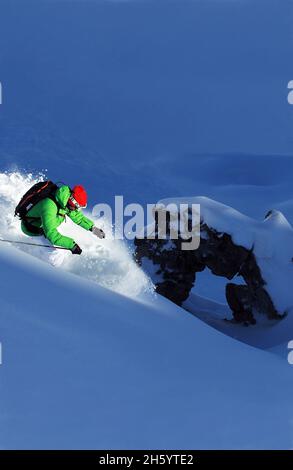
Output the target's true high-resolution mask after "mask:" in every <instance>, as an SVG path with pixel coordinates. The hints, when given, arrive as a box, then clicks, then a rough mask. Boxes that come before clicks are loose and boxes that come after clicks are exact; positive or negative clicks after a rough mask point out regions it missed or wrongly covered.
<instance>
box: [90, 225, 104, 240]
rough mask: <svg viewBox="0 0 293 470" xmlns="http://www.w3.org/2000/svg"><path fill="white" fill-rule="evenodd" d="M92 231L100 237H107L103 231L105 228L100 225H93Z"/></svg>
mask: <svg viewBox="0 0 293 470" xmlns="http://www.w3.org/2000/svg"><path fill="white" fill-rule="evenodd" d="M92 232H93V234H94V235H96V237H98V238H105V233H104V232H103V230H102V229H101V228H98V227H95V226H94V225H93V227H92Z"/></svg>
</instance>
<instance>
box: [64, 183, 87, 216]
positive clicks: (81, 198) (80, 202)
mask: <svg viewBox="0 0 293 470" xmlns="http://www.w3.org/2000/svg"><path fill="white" fill-rule="evenodd" d="M68 206H69V208H70V209H71V210H76V209H80V208H85V207H86V206H87V193H86V190H85V189H84V187H83V186H74V188H73V190H72V192H71V196H70V198H69V199H68Z"/></svg>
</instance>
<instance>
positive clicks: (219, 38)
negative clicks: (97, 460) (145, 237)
mask: <svg viewBox="0 0 293 470" xmlns="http://www.w3.org/2000/svg"><path fill="white" fill-rule="evenodd" d="M15 25H17V29H16V28H15ZM291 26H292V2H291V1H288V0H284V1H282V2H279V1H276V0H259V1H258V2H249V1H247V2H246V1H235V2H226V1H219V0H214V1H213V0H207V1H193V0H191V1H189V0H186V1H183V0H171V1H170V2H169V1H168V0H166V1H164V0H162V1H159V0H149V1H136V0H129V1H126V2H120V1H117V2H116V1H106V0H105V1H104V0H93V1H89V2H88V1H76V2H75V1H74V2H71V1H68V2H67V1H61V0H60V1H59V0H56V1H55V0H54V1H51V0H42V1H37V0H27V1H26V2H23V1H22V0H13V1H10V0H1V2H0V81H1V84H2V85H3V104H1V106H0V235H1V236H5V237H6V238H8V237H9V238H12V237H13V238H15V239H18V240H23V239H24V236H23V235H22V234H21V233H20V231H19V224H18V223H17V221H16V220H13V216H12V208H13V206H14V204H15V202H16V199H18V195H19V194H20V193H23V192H24V190H25V189H27V187H28V185H29V184H30V183H31V182H32V181H33V180H34V178H35V175H36V174H39V172H46V175H48V177H50V178H51V179H53V180H55V181H60V180H63V181H64V182H66V183H67V184H69V185H74V184H83V185H84V186H85V187H86V188H87V190H88V192H89V199H90V207H89V210H90V209H91V207H93V205H94V204H96V203H98V202H106V203H109V204H111V205H112V204H113V197H114V195H115V194H118V195H119V194H123V195H124V197H125V200H126V202H141V203H144V204H145V203H155V202H156V201H158V200H159V199H162V198H165V197H168V196H170V195H173V196H175V197H183V196H184V195H186V194H189V195H194V194H204V195H206V196H208V197H210V198H213V199H215V200H218V201H220V202H222V203H223V204H227V205H229V206H232V207H235V208H236V209H237V210H239V211H241V212H243V213H245V214H247V215H248V216H249V217H253V218H256V219H257V220H262V218H263V217H264V215H265V214H266V213H267V211H268V210H269V209H272V208H274V209H277V210H281V211H282V212H283V213H284V214H285V216H286V217H287V218H288V220H289V222H291V223H292V222H293V198H292V172H293V159H292V149H293V146H292V129H293V114H292V109H293V108H292V106H291V107H290V106H289V105H288V103H287V93H288V90H287V83H288V81H289V80H291V79H292V76H291V73H292V65H291V62H290V57H292V42H291V29H292V28H291ZM247 31H249V34H247ZM6 171H8V173H5V172H6ZM30 173H32V175H34V176H29V174H30ZM103 224H104V228H105V230H106V232H107V239H106V240H105V241H101V242H97V241H96V240H95V241H93V238H91V235H90V234H85V233H84V232H81V231H80V230H79V229H76V228H75V227H73V226H70V227H68V226H66V227H63V228H62V230H65V231H67V230H70V232H72V230H73V231H74V235H75V236H76V237H77V239H78V241H79V242H80V244H81V245H82V247H83V248H84V255H85V256H84V257H82V258H81V257H76V258H73V257H72V258H70V259H68V263H67V262H66V263H65V265H64V270H62V271H61V270H60V271H58V270H56V269H53V268H52V267H51V266H49V265H48V264H46V263H43V262H42V260H41V258H42V251H41V250H37V249H35V248H34V249H27V250H25V252H24V250H20V249H16V248H13V247H11V246H9V244H7V245H6V244H0V258H1V262H0V281H1V291H0V341H1V342H2V345H3V364H2V365H1V366H0V423H1V424H0V447H1V448H64V447H68V448H166V449H168V448H182V449H183V448H292V443H293V442H292V441H293V429H292V423H293V416H292V413H293V410H292V398H291V395H292V393H291V390H292V377H293V369H292V366H289V364H288V362H287V358H286V355H287V344H286V343H285V339H287V336H288V337H289V335H291V331H292V330H291V329H290V328H291V326H290V328H287V333H286V334H287V336H286V337H285V336H284V331H283V329H282V328H283V326H281V325H285V323H282V324H281V323H280V325H278V326H276V327H274V331H270V332H269V335H265V334H264V333H265V332H264V331H263V332H262V333H261V334H259V330H256V329H250V328H249V329H243V328H242V329H241V330H240V329H239V328H235V329H233V330H232V329H230V330H229V331H228V330H227V329H226V331H225V332H226V333H227V334H228V335H230V336H235V337H237V338H239V339H241V340H242V341H246V342H247V341H250V342H251V343H252V344H255V345H256V346H257V347H258V348H259V347H261V348H266V349H268V348H272V350H273V351H274V354H272V353H270V352H269V351H268V350H266V351H264V350H260V349H257V348H253V347H251V346H248V345H246V344H243V343H242V342H239V341H237V340H234V339H233V338H231V337H228V336H227V335H223V334H221V333H220V332H218V331H216V330H215V329H214V328H211V326H210V325H208V324H205V323H204V322H202V321H200V320H198V319H197V318H195V317H194V316H191V315H190V314H188V313H187V312H186V311H185V310H184V309H180V308H178V307H176V306H174V305H173V304H171V303H170V302H168V301H167V300H165V299H162V298H159V297H157V296H154V294H153V292H152V287H151V286H150V284H149V280H148V279H147V278H146V277H145V276H144V275H143V273H141V272H140V271H139V270H138V269H137V267H136V266H135V265H134V264H133V262H132V258H131V252H130V251H129V247H128V246H127V245H125V244H124V243H118V242H115V243H114V242H113V240H110V239H109V238H110V233H111V229H112V228H111V227H110V226H109V224H108V223H107V221H103ZM29 255H34V256H29ZM219 280H220V278H219V279H215V278H214V276H213V278H212V276H208V275H207V273H202V274H201V276H199V277H198V280H197V292H196V293H197V294H199V295H201V297H200V298H198V297H195V296H192V297H191V298H190V299H189V301H190V303H191V304H192V305H193V307H194V305H196V309H197V311H198V313H200V314H202V315H203V316H202V318H203V317H204V314H205V318H204V320H205V321H206V322H211V323H213V326H216V328H222V327H223V322H220V323H219V319H218V318H217V315H218V316H219V315H222V314H223V312H225V311H226V309H227V306H225V305H222V304H221V303H220V302H221V301H222V298H223V289H222V286H221V284H220V283H219V282H218V281H219ZM16 288H19V289H20V290H19V293H17V290H16ZM114 291H116V292H114ZM121 294H123V295H121ZM202 295H204V296H205V297H209V298H208V299H205V298H203V297H202ZM211 299H212V300H211ZM207 312H208V313H209V315H206V313H207ZM212 314H214V316H215V317H216V318H214V319H213V318H212V321H211V316H212ZM288 318H289V317H288ZM225 328H226V327H225ZM290 339H292V338H290Z"/></svg>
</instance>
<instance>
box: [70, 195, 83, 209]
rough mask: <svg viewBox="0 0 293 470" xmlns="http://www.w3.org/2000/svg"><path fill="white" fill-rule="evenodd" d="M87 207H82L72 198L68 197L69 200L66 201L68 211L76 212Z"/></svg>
mask: <svg viewBox="0 0 293 470" xmlns="http://www.w3.org/2000/svg"><path fill="white" fill-rule="evenodd" d="M86 206H87V204H85V205H84V206H82V205H81V204H79V203H78V202H77V201H76V200H75V199H74V197H73V196H70V198H69V199H68V207H69V209H70V210H72V211H74V210H78V209H85V208H86Z"/></svg>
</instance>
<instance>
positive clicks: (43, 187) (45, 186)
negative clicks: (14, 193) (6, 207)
mask: <svg viewBox="0 0 293 470" xmlns="http://www.w3.org/2000/svg"><path fill="white" fill-rule="evenodd" d="M56 189H58V186H57V184H55V183H53V182H52V181H50V180H48V181H40V183H36V184H34V185H33V186H32V187H31V188H30V189H29V190H28V191H27V192H26V193H25V194H24V195H23V196H22V198H21V200H20V201H19V203H18V204H17V206H16V208H15V212H14V216H16V215H18V217H19V218H20V219H21V220H23V219H25V217H26V215H27V213H28V211H29V210H30V209H31V208H32V207H34V206H35V205H36V204H37V203H38V202H39V201H41V200H42V199H45V198H46V197H50V198H51V199H53V195H54V193H55V191H56Z"/></svg>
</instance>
